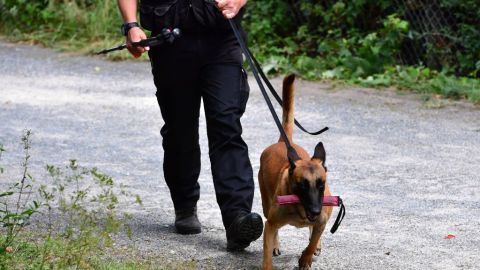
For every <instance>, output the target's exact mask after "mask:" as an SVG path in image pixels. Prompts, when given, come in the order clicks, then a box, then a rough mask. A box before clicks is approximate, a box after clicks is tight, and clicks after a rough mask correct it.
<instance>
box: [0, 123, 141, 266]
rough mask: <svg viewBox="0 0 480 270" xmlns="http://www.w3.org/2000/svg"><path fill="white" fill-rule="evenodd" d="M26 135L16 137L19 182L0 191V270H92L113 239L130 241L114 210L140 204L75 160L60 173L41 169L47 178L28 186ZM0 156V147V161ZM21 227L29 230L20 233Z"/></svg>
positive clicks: (124, 217) (124, 223)
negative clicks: (19, 143) (21, 155)
mask: <svg viewBox="0 0 480 270" xmlns="http://www.w3.org/2000/svg"><path fill="white" fill-rule="evenodd" d="M30 136H31V132H30V131H26V132H25V134H24V136H23V137H22V144H23V148H24V160H23V162H22V168H23V175H22V177H21V180H20V181H18V182H16V183H15V184H13V185H12V186H11V187H9V188H8V189H7V191H2V192H0V206H1V209H0V225H1V226H2V227H4V228H5V232H6V233H5V236H2V237H0V269H17V268H18V269H24V268H35V269H44V268H53V269H68V268H75V269H77V268H81V269H93V268H96V267H95V265H97V264H98V262H97V261H95V260H96V259H97V258H98V257H99V256H102V255H104V254H105V252H106V251H107V249H108V248H111V247H112V246H113V243H114V240H113V236H114V235H115V234H117V233H119V232H122V231H123V232H125V233H126V234H127V236H129V237H131V229H130V227H129V226H128V224H127V222H128V220H129V216H128V215H126V214H123V215H120V213H119V212H118V206H119V205H120V204H124V203H126V202H129V201H135V202H137V203H139V204H141V199H140V198H139V197H138V196H136V195H134V194H132V193H130V192H129V191H128V190H126V187H124V186H122V185H117V184H115V182H114V180H113V179H112V178H111V177H110V176H108V175H106V174H104V173H102V172H100V171H99V170H98V169H96V168H85V167H82V166H80V165H79V164H78V163H77V161H76V160H70V161H69V163H68V165H67V166H65V168H60V167H57V166H53V165H47V166H46V170H47V173H48V178H47V179H45V180H44V181H42V183H43V184H42V185H40V186H39V187H38V186H36V185H34V178H33V177H32V176H31V175H30V173H29V159H30V154H29V149H30ZM3 152H4V148H3V146H2V147H1V148H0V157H1V154H2V153H3ZM2 171H3V170H2ZM34 194H36V195H34ZM36 214H37V215H38V216H37V218H36V219H33V218H32V217H34V215H36ZM27 221H29V222H28V223H27ZM27 224H28V225H27ZM27 227H28V228H32V229H30V230H29V231H28V232H25V231H26V229H27Z"/></svg>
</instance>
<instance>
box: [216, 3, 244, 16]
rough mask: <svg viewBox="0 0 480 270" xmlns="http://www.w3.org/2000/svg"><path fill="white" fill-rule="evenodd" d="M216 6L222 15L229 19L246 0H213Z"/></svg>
mask: <svg viewBox="0 0 480 270" xmlns="http://www.w3.org/2000/svg"><path fill="white" fill-rule="evenodd" d="M215 1H216V2H217V7H218V9H220V11H221V12H222V14H223V16H224V17H225V18H227V19H231V18H233V17H235V16H237V14H238V11H240V9H241V8H242V7H243V6H244V5H245V4H246V3H247V0H215Z"/></svg>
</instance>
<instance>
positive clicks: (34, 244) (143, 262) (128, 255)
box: [0, 231, 197, 270]
mask: <svg viewBox="0 0 480 270" xmlns="http://www.w3.org/2000/svg"><path fill="white" fill-rule="evenodd" d="M36 235H38V232H32V231H30V232H24V233H22V234H21V235H19V238H18V241H17V243H16V245H15V247H14V248H13V250H12V251H11V252H9V253H6V254H3V255H1V254H0V269H2V270H3V269H5V270H6V269H11V270H16V269H100V270H113V269H115V270H130V269H131V270H137V269H138V270H151V269H152V270H153V269H178V270H182V269H185V270H186V269H197V263H196V262H195V261H188V260H187V261H179V260H172V259H171V258H167V257H165V256H155V257H144V256H139V254H137V251H135V249H134V247H127V248H124V249H122V248H116V249H114V248H111V249H110V250H106V252H105V253H108V254H116V255H115V256H113V255H105V254H103V255H98V254H90V255H89V256H88V257H85V258H84V260H83V261H81V262H80V263H78V264H72V265H70V266H65V265H61V264H60V262H62V261H63V260H64V251H65V249H67V248H68V245H67V244H66V242H65V240H64V239H61V238H57V239H51V240H49V241H46V242H45V241H43V240H41V239H37V238H36ZM45 250H48V252H47V253H44V251H45ZM118 254H120V256H119V255H118ZM2 266H3V267H2Z"/></svg>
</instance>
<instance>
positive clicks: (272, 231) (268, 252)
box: [262, 220, 278, 270]
mask: <svg viewBox="0 0 480 270" xmlns="http://www.w3.org/2000/svg"><path fill="white" fill-rule="evenodd" d="M277 231H278V228H277V227H275V226H274V224H273V223H272V222H270V221H268V220H267V221H266V222H265V229H264V230H263V266H262V269H263V270H270V269H272V267H273V266H272V255H273V247H274V244H275V235H276V234H277Z"/></svg>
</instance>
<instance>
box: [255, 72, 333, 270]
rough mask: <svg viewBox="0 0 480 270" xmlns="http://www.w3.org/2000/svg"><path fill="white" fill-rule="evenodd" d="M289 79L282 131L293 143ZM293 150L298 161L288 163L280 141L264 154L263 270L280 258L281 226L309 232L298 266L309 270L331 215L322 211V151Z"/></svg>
mask: <svg viewBox="0 0 480 270" xmlns="http://www.w3.org/2000/svg"><path fill="white" fill-rule="evenodd" d="M294 80H295V76H293V75H290V76H288V77H286V78H285V79H284V81H283V128H284V130H285V133H286V134H287V137H288V139H289V140H290V142H292V131H293V125H294V117H293V109H294V86H293V83H294ZM292 146H293V147H294V148H295V150H296V151H297V153H298V156H299V157H300V159H299V160H296V161H289V159H288V158H287V150H286V147H285V143H284V142H283V140H282V138H280V139H279V142H278V143H276V144H273V145H271V146H269V147H268V148H267V149H265V151H263V153H262V156H261V158H260V171H259V173H258V181H259V183H260V191H261V193H262V205H263V214H264V215H265V217H266V218H267V221H266V222H265V229H264V232H263V237H264V238H263V269H272V255H275V256H278V255H280V244H279V240H278V230H279V229H280V228H281V227H282V226H284V225H287V224H289V225H293V226H295V227H297V228H298V227H307V226H308V227H309V228H310V243H309V244H308V246H307V248H306V249H305V250H304V251H303V253H302V256H301V257H300V259H299V261H298V263H299V268H300V269H310V267H311V265H312V258H313V255H314V254H315V255H317V256H318V255H319V254H320V249H321V245H320V236H321V235H322V233H323V230H324V229H325V226H326V224H327V221H328V219H329V218H330V216H331V214H332V207H322V202H323V196H330V189H329V187H328V184H327V181H326V180H327V170H326V167H325V149H324V148H323V144H322V143H319V144H318V145H317V146H316V147H315V153H314V155H313V157H311V158H310V156H309V155H308V153H307V152H306V151H305V150H304V149H303V148H301V147H300V146H298V145H295V144H293V142H292ZM287 194H295V195H297V196H298V197H299V198H300V202H301V203H299V204H292V205H282V206H280V205H278V204H277V203H276V198H277V196H280V195H287Z"/></svg>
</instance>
